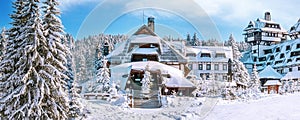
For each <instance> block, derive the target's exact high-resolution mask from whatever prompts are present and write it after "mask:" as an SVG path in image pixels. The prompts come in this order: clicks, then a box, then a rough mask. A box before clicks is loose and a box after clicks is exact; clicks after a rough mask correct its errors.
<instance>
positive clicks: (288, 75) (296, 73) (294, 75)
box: [281, 71, 300, 80]
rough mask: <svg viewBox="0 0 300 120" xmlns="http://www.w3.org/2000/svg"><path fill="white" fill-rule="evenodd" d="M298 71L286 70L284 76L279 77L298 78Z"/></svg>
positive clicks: (286, 78)
mask: <svg viewBox="0 0 300 120" xmlns="http://www.w3.org/2000/svg"><path fill="white" fill-rule="evenodd" d="M299 78H300V71H292V72H288V73H287V74H286V75H285V76H283V77H282V78H281V80H290V79H299Z"/></svg>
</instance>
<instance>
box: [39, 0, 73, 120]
mask: <svg viewBox="0 0 300 120" xmlns="http://www.w3.org/2000/svg"><path fill="white" fill-rule="evenodd" d="M43 3H44V6H43V8H44V10H43V12H44V16H43V27H44V36H45V37H46V40H47V43H46V44H47V47H48V51H47V53H46V56H45V62H46V66H47V67H48V69H47V70H49V73H51V74H50V75H52V78H50V79H48V81H49V82H50V83H52V82H53V81H55V82H57V84H56V86H57V88H60V89H57V90H53V91H56V94H57V96H58V97H53V96H47V97H50V98H51V97H52V99H53V100H54V101H55V104H54V105H53V109H49V111H51V112H53V113H54V114H51V115H52V116H53V117H51V118H57V119H65V118H67V112H68V110H69V107H68V103H67V101H68V98H67V97H66V96H59V94H62V95H65V94H66V91H68V90H67V88H66V86H67V85H66V84H67V83H68V81H70V80H71V79H70V78H69V76H68V75H66V73H67V72H68V71H69V70H68V68H67V67H66V65H67V62H68V60H67V58H68V57H67V55H70V51H69V50H68V48H67V47H66V46H65V45H64V44H62V42H63V41H66V38H65V36H64V31H63V25H62V23H61V20H60V18H59V17H58V16H59V15H60V11H59V9H58V8H57V6H58V5H59V3H58V1H57V0H46V1H45V2H43ZM70 77H72V76H70ZM54 101H53V102H54Z"/></svg>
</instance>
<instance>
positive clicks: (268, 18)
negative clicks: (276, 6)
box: [265, 12, 271, 21]
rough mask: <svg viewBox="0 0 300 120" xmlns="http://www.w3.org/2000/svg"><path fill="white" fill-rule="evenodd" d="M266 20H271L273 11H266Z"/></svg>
mask: <svg viewBox="0 0 300 120" xmlns="http://www.w3.org/2000/svg"><path fill="white" fill-rule="evenodd" d="M265 20H266V21H271V13H270V12H265Z"/></svg>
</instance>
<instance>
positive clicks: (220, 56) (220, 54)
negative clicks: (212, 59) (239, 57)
mask: <svg viewBox="0 0 300 120" xmlns="http://www.w3.org/2000/svg"><path fill="white" fill-rule="evenodd" d="M216 58H226V56H225V53H216Z"/></svg>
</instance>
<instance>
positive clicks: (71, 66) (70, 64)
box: [64, 34, 75, 93]
mask: <svg viewBox="0 0 300 120" xmlns="http://www.w3.org/2000/svg"><path fill="white" fill-rule="evenodd" d="M65 37H66V41H65V42H64V45H65V46H66V47H67V49H68V50H69V51H70V53H69V54H67V56H66V58H67V63H66V67H67V69H68V70H67V71H66V72H65V74H66V75H67V76H68V78H67V79H66V81H67V86H68V90H70V89H71V87H72V84H73V82H74V81H75V76H74V73H75V72H74V71H75V62H74V58H73V52H72V51H73V50H74V47H75V46H74V39H73V37H72V36H71V35H70V34H66V36H65ZM69 93H70V91H69Z"/></svg>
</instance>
